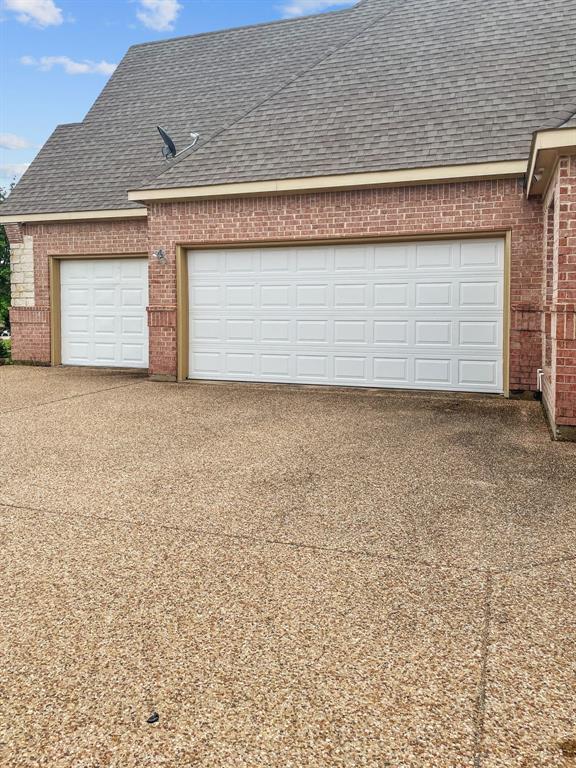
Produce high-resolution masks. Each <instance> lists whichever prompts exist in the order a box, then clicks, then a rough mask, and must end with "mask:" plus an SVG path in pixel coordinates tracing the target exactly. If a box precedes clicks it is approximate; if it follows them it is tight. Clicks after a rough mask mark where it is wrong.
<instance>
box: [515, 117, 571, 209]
mask: <svg viewBox="0 0 576 768" xmlns="http://www.w3.org/2000/svg"><path fill="white" fill-rule="evenodd" d="M574 152H576V128H550V129H547V130H543V131H536V133H535V134H534V136H533V137H532V147H531V149H530V158H529V160H528V180H527V185H526V195H527V196H528V197H530V196H531V195H542V194H545V193H546V190H547V189H548V184H549V183H550V179H551V178H552V175H553V172H554V168H555V166H556V161H557V160H558V158H559V157H560V156H561V155H562V154H574ZM540 170H542V177H541V178H540V179H539V180H536V179H535V178H534V176H535V174H536V173H537V172H538V171H540Z"/></svg>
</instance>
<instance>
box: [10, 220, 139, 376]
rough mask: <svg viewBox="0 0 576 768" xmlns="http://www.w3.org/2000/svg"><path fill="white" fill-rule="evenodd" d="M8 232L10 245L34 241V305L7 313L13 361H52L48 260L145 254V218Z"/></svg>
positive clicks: (28, 226) (29, 226)
mask: <svg viewBox="0 0 576 768" xmlns="http://www.w3.org/2000/svg"><path fill="white" fill-rule="evenodd" d="M6 231H7V234H8V238H9V240H10V245H11V247H12V246H13V245H14V244H16V243H23V242H24V241H25V240H28V238H30V237H31V238H32V242H33V260H34V295H35V303H34V305H33V306H30V307H26V308H23V307H14V308H13V309H12V310H11V312H10V324H11V327H12V355H13V358H14V360H20V361H27V362H36V363H50V298H49V289H50V287H49V256H64V255H75V254H77V255H79V256H85V255H88V254H92V253H94V254H98V253H111V254H116V253H118V254H122V253H146V252H147V251H148V241H147V228H146V220H145V219H126V220H119V221H98V222H74V223H69V224H66V223H54V224H23V225H21V226H19V227H18V226H17V225H8V226H7V227H6ZM28 242H30V241H28Z"/></svg>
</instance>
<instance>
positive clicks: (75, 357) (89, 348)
mask: <svg viewBox="0 0 576 768" xmlns="http://www.w3.org/2000/svg"><path fill="white" fill-rule="evenodd" d="M60 286H61V297H60V305H61V337H62V363H63V364H64V365H96V366H103V367H125V368H147V367H148V323H147V318H146V305H147V302H148V263H147V261H146V259H78V260H73V261H69V260H67V259H66V260H62V262H61V264H60Z"/></svg>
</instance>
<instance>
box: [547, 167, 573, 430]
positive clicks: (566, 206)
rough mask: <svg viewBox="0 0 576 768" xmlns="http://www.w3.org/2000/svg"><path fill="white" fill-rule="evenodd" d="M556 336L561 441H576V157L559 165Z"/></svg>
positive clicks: (557, 413) (554, 304) (554, 302)
mask: <svg viewBox="0 0 576 768" xmlns="http://www.w3.org/2000/svg"><path fill="white" fill-rule="evenodd" d="M555 202H556V217H557V235H556V237H555V244H554V245H555V247H554V251H555V253H554V278H553V299H552V329H551V330H552V333H551V335H552V337H553V339H554V342H555V382H554V388H555V413H554V421H555V424H556V433H557V437H559V438H561V439H562V438H566V439H573V440H576V156H571V157H563V158H561V159H560V162H559V165H558V180H557V189H556V201H555Z"/></svg>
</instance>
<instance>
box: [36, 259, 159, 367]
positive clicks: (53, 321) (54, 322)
mask: <svg viewBox="0 0 576 768" xmlns="http://www.w3.org/2000/svg"><path fill="white" fill-rule="evenodd" d="M94 259H148V256H147V254H145V253H89V254H84V253H81V254H77V253H70V254H58V255H53V256H49V257H48V269H49V279H50V288H49V300H50V360H51V364H52V365H53V366H58V365H62V304H61V280H60V265H61V263H62V261H93V260H94Z"/></svg>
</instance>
